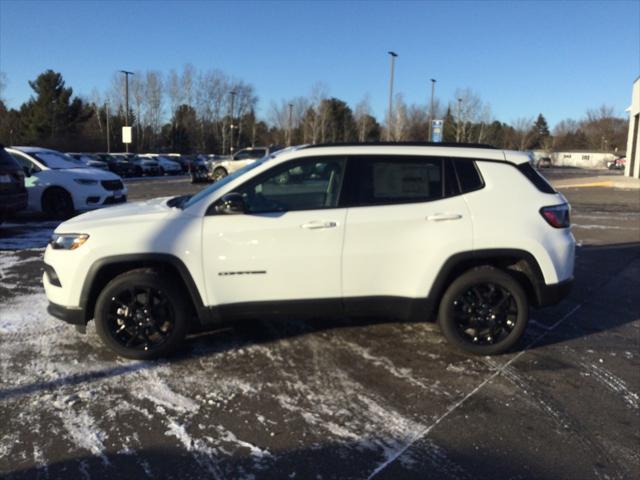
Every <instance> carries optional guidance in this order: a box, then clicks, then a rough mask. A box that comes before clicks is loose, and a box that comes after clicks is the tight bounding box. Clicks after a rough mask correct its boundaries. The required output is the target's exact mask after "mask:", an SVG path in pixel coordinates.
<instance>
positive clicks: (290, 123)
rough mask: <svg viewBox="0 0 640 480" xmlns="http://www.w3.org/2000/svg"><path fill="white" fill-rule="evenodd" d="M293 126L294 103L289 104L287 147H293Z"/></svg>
mask: <svg viewBox="0 0 640 480" xmlns="http://www.w3.org/2000/svg"><path fill="white" fill-rule="evenodd" d="M292 125H293V103H290V104H289V135H288V138H287V147H290V146H291V128H292Z"/></svg>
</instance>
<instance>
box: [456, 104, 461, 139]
mask: <svg viewBox="0 0 640 480" xmlns="http://www.w3.org/2000/svg"><path fill="white" fill-rule="evenodd" d="M461 108H462V99H461V98H459V99H458V115H457V116H458V121H457V122H456V143H460V110H461Z"/></svg>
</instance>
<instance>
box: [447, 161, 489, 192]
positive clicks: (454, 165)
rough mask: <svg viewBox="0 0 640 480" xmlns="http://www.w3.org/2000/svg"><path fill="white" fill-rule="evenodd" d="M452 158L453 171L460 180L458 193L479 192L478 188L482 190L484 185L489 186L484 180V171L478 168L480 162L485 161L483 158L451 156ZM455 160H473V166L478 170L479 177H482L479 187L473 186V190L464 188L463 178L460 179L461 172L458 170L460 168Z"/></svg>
mask: <svg viewBox="0 0 640 480" xmlns="http://www.w3.org/2000/svg"><path fill="white" fill-rule="evenodd" d="M450 158H451V166H452V168H453V171H454V172H455V175H456V179H457V181H458V192H459V193H458V195H466V194H467V193H472V192H477V191H478V190H482V189H483V188H484V187H486V186H487V184H486V183H485V181H484V177H483V176H482V172H481V171H480V169H479V168H478V162H482V161H483V160H482V159H474V158H460V157H450ZM455 160H460V161H464V162H472V166H473V168H474V169H475V170H476V173H477V174H478V178H479V179H480V186H479V187H476V188H473V189H471V190H464V189H463V188H462V180H461V179H460V173H459V172H458V168H457V167H456V162H455Z"/></svg>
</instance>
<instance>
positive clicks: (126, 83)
mask: <svg viewBox="0 0 640 480" xmlns="http://www.w3.org/2000/svg"><path fill="white" fill-rule="evenodd" d="M120 72H122V73H124V79H125V80H124V104H125V110H124V126H125V127H128V126H129V75H133V74H134V73H133V72H127V71H126V70H120ZM124 146H125V151H126V152H127V153H129V144H128V143H125V144H124Z"/></svg>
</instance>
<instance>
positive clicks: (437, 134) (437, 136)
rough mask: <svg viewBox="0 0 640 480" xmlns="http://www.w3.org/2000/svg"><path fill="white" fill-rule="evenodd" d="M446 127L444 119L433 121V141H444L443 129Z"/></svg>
mask: <svg viewBox="0 0 640 480" xmlns="http://www.w3.org/2000/svg"><path fill="white" fill-rule="evenodd" d="M443 129H444V121H443V120H432V121H431V141H432V142H433V143H442V131H443Z"/></svg>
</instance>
